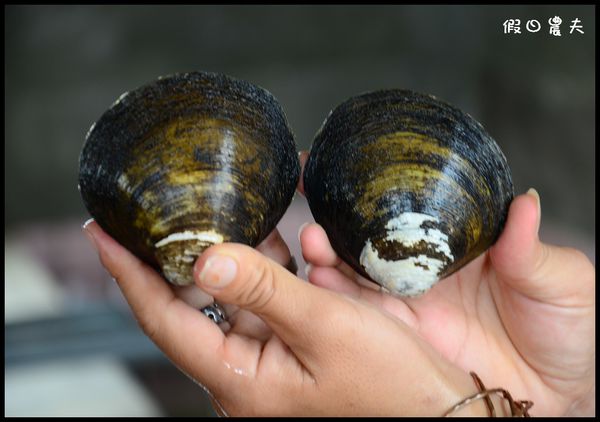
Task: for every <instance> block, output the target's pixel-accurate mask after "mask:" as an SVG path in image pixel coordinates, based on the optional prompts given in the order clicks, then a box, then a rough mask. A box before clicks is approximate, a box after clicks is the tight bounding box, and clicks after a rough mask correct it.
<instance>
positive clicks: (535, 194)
mask: <svg viewBox="0 0 600 422" xmlns="http://www.w3.org/2000/svg"><path fill="white" fill-rule="evenodd" d="M527 195H531V196H533V197H534V198H535V200H536V202H537V213H538V216H537V217H538V218H537V228H538V230H539V228H540V221H541V219H542V205H541V203H540V194H539V193H538V191H537V190H535V189H534V188H529V190H528V191H527Z"/></svg>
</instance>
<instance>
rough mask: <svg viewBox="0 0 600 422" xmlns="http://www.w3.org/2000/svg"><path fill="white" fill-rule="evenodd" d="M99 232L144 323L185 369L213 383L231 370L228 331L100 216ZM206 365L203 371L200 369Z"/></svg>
mask: <svg viewBox="0 0 600 422" xmlns="http://www.w3.org/2000/svg"><path fill="white" fill-rule="evenodd" d="M84 229H85V230H86V231H87V232H88V233H89V234H90V235H91V236H92V237H93V242H94V244H95V246H96V247H97V249H98V253H99V255H100V260H101V261H102V264H103V265H104V267H105V268H106V269H107V270H108V271H109V272H110V274H111V275H112V276H113V277H114V278H115V279H116V281H117V283H118V285H119V288H120V289H121V291H122V292H123V295H124V296H125V299H126V300H127V302H128V303H129V306H130V307H131V309H132V311H133V313H134V315H135V317H136V319H137V321H138V324H139V325H140V327H141V328H142V330H143V331H144V332H145V333H146V334H147V335H148V337H150V339H151V340H152V341H153V342H154V343H155V344H156V345H157V346H158V347H159V348H160V349H161V350H162V351H163V352H164V353H165V354H166V355H167V356H168V357H169V358H170V359H171V360H172V361H173V362H174V363H176V364H177V365H178V366H179V367H180V368H181V369H182V370H183V371H184V372H185V373H187V374H194V375H196V376H198V377H199V378H202V379H199V380H198V381H200V382H202V383H206V384H205V385H209V384H210V383H211V380H220V381H221V382H222V381H223V380H225V379H226V377H227V376H228V375H229V373H228V372H229V371H226V370H225V368H224V366H223V364H222V359H221V358H220V355H221V354H222V350H223V344H224V341H225V335H224V334H223V332H222V331H221V329H220V328H219V327H218V326H217V325H216V324H214V323H213V322H212V321H211V320H210V319H209V318H208V317H206V316H205V315H204V314H202V312H200V311H199V310H197V309H195V308H192V307H190V306H188V305H187V304H186V303H185V302H183V301H182V300H180V299H178V298H177V297H176V296H175V293H174V292H173V290H172V289H171V288H170V286H169V285H168V284H167V282H166V281H165V280H163V279H162V277H160V276H159V275H158V274H157V273H156V272H155V271H154V270H153V269H152V268H150V267H149V266H148V265H146V264H144V263H143V262H142V261H140V260H139V259H138V258H137V257H135V256H134V255H133V254H131V253H130V252H129V251H128V250H127V249H125V248H124V247H122V246H121V245H119V244H118V243H117V242H116V241H115V240H114V239H112V238H111V237H110V236H109V235H107V234H106V233H105V232H104V231H103V230H102V229H101V228H100V226H99V225H98V224H97V223H96V222H95V221H94V222H90V223H89V224H86V225H85V226H84ZM198 368H200V369H201V370H200V373H198V372H199V371H198Z"/></svg>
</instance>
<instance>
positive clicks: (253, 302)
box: [240, 262, 275, 311]
mask: <svg viewBox="0 0 600 422" xmlns="http://www.w3.org/2000/svg"><path fill="white" fill-rule="evenodd" d="M241 294H242V297H241V298H240V302H241V303H244V304H245V305H247V306H248V307H250V308H251V309H255V310H257V311H260V310H261V309H265V308H266V307H268V306H269V303H270V302H271V300H272V299H273V296H274V295H275V274H274V271H273V268H272V267H271V266H270V265H268V264H267V263H264V262H261V263H260V264H258V265H257V266H255V267H254V269H253V271H252V272H251V275H250V279H249V280H248V282H247V283H246V288H245V289H242V292H241Z"/></svg>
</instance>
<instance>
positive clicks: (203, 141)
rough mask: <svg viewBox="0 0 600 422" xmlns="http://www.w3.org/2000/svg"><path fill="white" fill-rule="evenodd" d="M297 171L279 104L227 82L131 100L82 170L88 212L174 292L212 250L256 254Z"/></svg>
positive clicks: (201, 81) (166, 89) (96, 136)
mask: <svg viewBox="0 0 600 422" xmlns="http://www.w3.org/2000/svg"><path fill="white" fill-rule="evenodd" d="M299 172H300V167H299V161H298V156H297V152H296V145H295V142H294V137H293V135H292V132H291V130H290V129H289V127H288V124H287V120H286V117H285V115H284V113H283V111H282V108H281V106H280V105H279V103H278V102H277V100H276V99H275V98H274V97H273V96H272V95H271V94H270V93H269V92H267V91H266V90H264V89H262V88H260V87H258V86H255V85H253V84H251V83H249V82H246V81H242V80H238V79H234V78H231V77H229V76H225V75H222V74H216V73H207V72H192V73H185V74H176V75H172V76H169V77H163V78H160V79H158V80H157V81H155V82H152V83H150V84H147V85H145V86H142V87H141V88H139V89H136V90H134V91H132V92H129V93H126V94H124V95H122V96H121V98H119V100H117V101H116V102H115V103H114V104H113V105H112V107H110V109H109V110H108V111H106V112H105V113H104V114H103V115H102V117H101V118H100V119H99V120H98V121H97V122H96V123H95V124H94V125H93V126H92V128H91V129H90V131H89V133H88V135H87V137H86V140H85V144H84V146H83V150H82V152H81V156H80V161H79V188H80V192H81V196H82V198H83V201H84V203H85V206H86V208H87V209H88V211H89V213H90V214H91V215H92V217H94V218H95V219H96V221H97V222H98V224H99V225H100V226H101V227H102V228H103V229H104V230H105V231H106V232H108V233H109V234H110V235H111V236H113V237H114V238H115V239H116V240H117V241H118V242H120V243H121V244H122V245H124V246H125V247H126V248H128V249H129V250H130V251H132V252H133V253H134V254H136V255H137V256H138V257H140V258H141V259H143V260H144V261H146V262H147V263H149V264H151V265H152V266H153V267H154V268H156V269H157V270H161V271H162V273H163V275H164V276H165V277H166V278H167V279H168V280H169V281H170V282H172V283H174V284H177V285H186V284H190V283H192V282H193V280H192V266H193V263H194V261H195V259H196V258H197V257H198V256H199V255H200V254H201V252H202V251H203V250H205V249H206V248H207V247H208V246H210V245H212V244H215V243H220V242H239V243H244V244H247V245H250V246H256V245H257V244H258V243H260V242H261V241H262V240H263V239H264V238H265V237H266V236H267V235H268V234H269V232H271V231H272V230H273V229H274V228H275V226H276V224H277V223H278V221H279V220H280V219H281V217H282V216H283V214H284V212H285V211H286V209H287V207H288V206H289V204H290V202H291V200H292V197H293V195H294V191H295V187H296V184H297V181H298V177H299Z"/></svg>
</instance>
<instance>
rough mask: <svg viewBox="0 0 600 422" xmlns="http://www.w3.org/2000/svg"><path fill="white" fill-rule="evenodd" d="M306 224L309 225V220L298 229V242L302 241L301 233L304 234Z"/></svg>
mask: <svg viewBox="0 0 600 422" xmlns="http://www.w3.org/2000/svg"><path fill="white" fill-rule="evenodd" d="M306 226H308V221H307V222H306V223H304V224H302V225H301V226H300V228H299V229H298V242H300V234H302V230H304V228H305V227H306Z"/></svg>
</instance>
